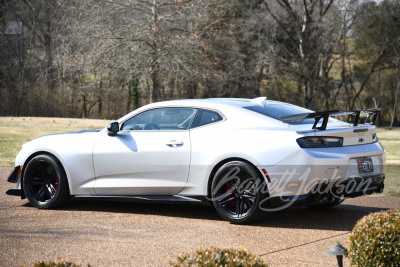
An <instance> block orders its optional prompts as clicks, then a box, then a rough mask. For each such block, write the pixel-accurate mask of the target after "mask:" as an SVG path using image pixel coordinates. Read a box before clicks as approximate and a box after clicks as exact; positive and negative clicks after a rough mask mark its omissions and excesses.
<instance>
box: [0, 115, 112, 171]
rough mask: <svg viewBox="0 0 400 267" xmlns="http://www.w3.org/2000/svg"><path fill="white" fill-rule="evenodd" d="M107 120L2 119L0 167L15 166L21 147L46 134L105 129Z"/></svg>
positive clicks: (0, 125)
mask: <svg viewBox="0 0 400 267" xmlns="http://www.w3.org/2000/svg"><path fill="white" fill-rule="evenodd" d="M109 123H110V122H109V121H105V120H88V119H66V118H33V117H18V118H17V117H0V167H12V166H14V159H15V157H16V156H17V154H18V151H19V150H20V149H21V146H22V145H23V144H24V143H26V142H28V141H30V140H32V139H35V138H37V137H40V136H42V135H45V134H52V133H62V132H70V131H76V130H82V129H96V128H104V127H106V126H107V125H108V124H109Z"/></svg>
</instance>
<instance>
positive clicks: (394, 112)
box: [389, 80, 400, 130]
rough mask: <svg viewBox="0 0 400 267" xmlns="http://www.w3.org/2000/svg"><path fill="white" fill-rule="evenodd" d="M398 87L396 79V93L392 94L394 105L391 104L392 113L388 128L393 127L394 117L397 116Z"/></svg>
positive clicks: (399, 84)
mask: <svg viewBox="0 0 400 267" xmlns="http://www.w3.org/2000/svg"><path fill="white" fill-rule="evenodd" d="M399 88H400V80H397V88H396V94H395V96H394V105H393V114H392V121H391V122H390V128H389V129H390V130H392V128H393V123H394V120H395V119H396V116H397V98H398V96H399Z"/></svg>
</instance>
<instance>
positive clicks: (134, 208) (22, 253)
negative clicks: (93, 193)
mask: <svg viewBox="0 0 400 267" xmlns="http://www.w3.org/2000/svg"><path fill="white" fill-rule="evenodd" d="M10 171H11V168H0V179H1V183H0V210H1V212H0V248H1V249H0V266H21V265H24V266H33V263H34V262H35V261H38V260H54V259H56V258H57V257H62V258H63V259H68V260H71V261H74V262H76V263H81V264H91V265H92V266H167V265H168V262H169V261H170V260H174V259H175V258H176V256H177V255H178V254H179V253H182V252H190V251H193V250H196V249H198V248H200V247H201V246H202V245H204V246H216V247H239V246H241V247H245V248H248V249H249V250H250V251H252V252H253V253H255V254H257V255H259V256H261V257H262V258H263V259H264V260H265V261H266V262H267V263H269V264H270V266H337V265H336V259H335V258H334V257H332V256H326V255H323V254H322V252H323V251H325V250H327V249H329V248H331V247H332V246H334V245H335V243H336V241H339V242H341V243H342V244H343V245H345V246H347V245H348V237H349V233H350V231H351V230H352V228H353V226H354V224H355V223H356V221H357V220H358V219H360V218H361V217H362V216H364V215H367V214H369V213H370V212H376V211H380V210H385V209H388V208H395V207H400V198H398V197H386V196H377V195H374V196H366V197H361V198H356V199H350V200H346V201H345V202H344V203H343V204H341V205H339V206H338V207H336V208H333V209H329V210H312V209H308V208H305V207H292V208H290V209H288V210H285V211H280V212H276V213H273V214H270V215H269V216H268V217H267V218H266V219H265V220H263V221H261V222H259V223H257V224H255V225H252V226H239V225H233V224H230V223H228V222H226V221H223V220H221V219H220V218H219V217H218V215H217V214H216V212H215V211H214V209H213V208H212V207H204V206H190V205H164V204H148V203H145V204H143V203H127V202H104V201H101V202H94V201H75V202H72V203H71V204H70V205H69V206H68V207H66V208H64V209H59V210H38V209H36V208H32V207H30V206H29V205H28V204H27V201H26V200H21V199H19V198H18V197H12V196H7V195H5V194H4V192H5V191H7V190H8V189H9V188H13V187H14V184H10V183H7V182H6V179H7V176H8V174H9V173H10ZM345 265H346V266H348V265H349V263H348V261H347V259H345Z"/></svg>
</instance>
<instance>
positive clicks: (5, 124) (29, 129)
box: [0, 117, 400, 196]
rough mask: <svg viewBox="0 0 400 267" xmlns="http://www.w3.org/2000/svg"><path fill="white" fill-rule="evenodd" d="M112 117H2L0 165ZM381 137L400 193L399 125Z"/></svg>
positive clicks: (389, 191) (393, 186)
mask: <svg viewBox="0 0 400 267" xmlns="http://www.w3.org/2000/svg"><path fill="white" fill-rule="evenodd" d="M109 123H110V121H105V120H89V119H66V118H36V117H35V118H33V117H18V118H17V117H0V167H12V166H14V159H15V156H16V155H17V154H18V151H19V150H20V149H21V146H22V144H24V143H26V142H28V141H30V140H32V139H35V138H37V137H39V136H42V135H45V134H51V133H61V132H68V131H76V130H82V129H95V128H104V127H106V126H107V125H108V124H109ZM378 137H379V141H380V142H381V143H382V145H383V146H384V147H385V148H386V151H387V154H386V161H387V166H386V170H385V172H386V182H385V192H384V193H385V194H386V195H392V196H400V128H396V129H393V130H387V129H384V128H380V129H379V132H378Z"/></svg>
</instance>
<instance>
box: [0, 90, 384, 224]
mask: <svg viewBox="0 0 400 267" xmlns="http://www.w3.org/2000/svg"><path fill="white" fill-rule="evenodd" d="M377 114H378V110H375V109H372V110H362V111H349V112H340V111H337V110H333V111H323V112H314V111H311V110H308V109H304V108H301V107H298V106H294V105H291V104H287V103H282V102H277V101H270V100H266V98H265V97H259V98H255V99H201V100H200V99H193V100H174V101H166V102H159V103H153V104H149V105H146V106H144V107H141V108H139V109H137V110H135V111H133V112H131V113H129V114H128V115H126V116H124V117H122V118H121V119H119V120H118V121H115V122H113V123H111V124H110V125H109V126H108V127H107V128H104V129H97V130H82V131H77V132H68V133H62V134H53V135H46V136H42V137H40V138H38V139H35V140H33V141H30V142H28V143H26V144H24V145H23V146H22V149H21V151H20V152H19V154H18V156H17V157H16V160H15V168H14V170H13V171H12V173H11V174H10V176H9V178H8V181H9V182H12V183H17V186H16V189H11V190H9V191H8V192H7V193H8V194H9V195H19V196H21V197H22V198H25V197H26V198H27V199H28V200H29V202H30V203H31V204H32V205H33V206H35V207H38V208H55V207H59V206H61V205H63V204H65V203H66V201H68V200H69V199H70V198H71V197H74V198H88V197H90V198H95V197H97V198H109V197H113V198H129V199H136V200H157V201H185V202H196V203H211V204H212V205H214V207H215V209H216V211H217V212H218V214H219V215H220V216H221V217H222V218H224V219H226V220H229V221H230V222H233V223H249V222H250V221H252V220H254V219H255V218H256V217H258V215H260V213H262V212H263V211H273V210H277V209H283V208H285V207H288V206H290V205H294V204H296V205H307V206H310V207H329V206H334V205H337V204H340V203H341V202H342V201H343V200H344V199H345V198H348V197H356V196H361V195H364V194H371V193H374V192H382V191H383V186H384V184H383V182H384V178H385V174H384V173H383V171H384V170H383V165H384V162H385V149H384V148H383V147H382V145H381V144H380V143H379V142H378V138H377V129H376V127H375V126H374V122H375V119H376V117H377ZM335 116H342V117H340V118H342V120H339V119H337V118H333V117H335ZM343 116H346V119H343V118H344V117H343Z"/></svg>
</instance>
